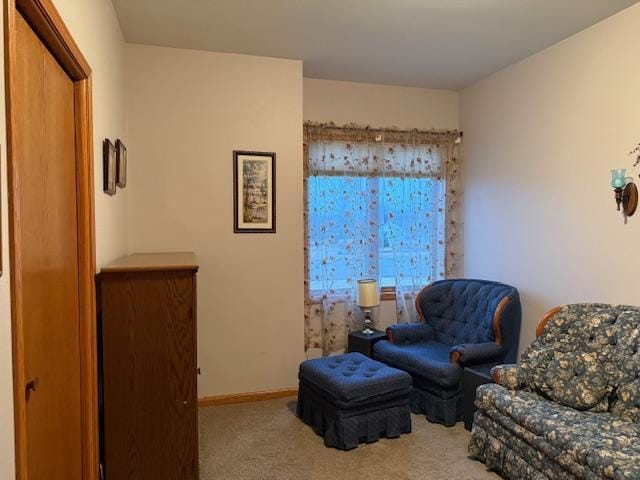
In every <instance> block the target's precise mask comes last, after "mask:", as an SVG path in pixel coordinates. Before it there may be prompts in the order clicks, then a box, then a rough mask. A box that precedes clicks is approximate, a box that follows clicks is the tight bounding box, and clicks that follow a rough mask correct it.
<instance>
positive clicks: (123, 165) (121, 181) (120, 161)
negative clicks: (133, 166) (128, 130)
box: [116, 139, 127, 188]
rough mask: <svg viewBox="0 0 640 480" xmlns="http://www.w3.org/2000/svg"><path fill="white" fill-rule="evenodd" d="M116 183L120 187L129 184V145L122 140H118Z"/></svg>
mask: <svg viewBox="0 0 640 480" xmlns="http://www.w3.org/2000/svg"><path fill="white" fill-rule="evenodd" d="M116 184H117V185H118V186H119V187H120V188H124V187H126V186H127V147H125V146H124V143H122V140H120V139H118V140H116Z"/></svg>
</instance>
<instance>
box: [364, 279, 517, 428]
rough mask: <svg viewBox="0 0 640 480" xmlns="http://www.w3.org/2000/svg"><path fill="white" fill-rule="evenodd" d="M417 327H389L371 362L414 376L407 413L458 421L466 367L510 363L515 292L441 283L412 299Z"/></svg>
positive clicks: (480, 283) (478, 283)
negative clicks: (386, 338)
mask: <svg viewBox="0 0 640 480" xmlns="http://www.w3.org/2000/svg"><path fill="white" fill-rule="evenodd" d="M416 310H417V312H418V314H419V316H420V320H421V322H420V323H412V324H398V325H392V326H391V327H389V328H388V329H387V336H388V340H383V341H380V342H377V343H376V344H375V345H374V358H376V359H378V360H380V361H382V362H384V363H386V364H387V365H390V366H392V367H396V368H399V369H401V370H405V371H406V372H408V373H409V374H411V376H412V378H413V389H412V393H411V409H412V411H413V412H414V413H424V414H425V415H426V416H427V419H428V420H429V421H431V422H436V423H443V424H445V425H447V426H451V425H454V424H455V423H456V422H457V421H459V420H461V419H462V413H463V412H462V370H463V367H464V366H468V365H477V364H484V363H496V364H497V363H504V362H514V361H515V360H516V356H517V351H518V338H519V336H520V321H521V307H520V297H519V295H518V291H517V290H516V289H515V288H513V287H511V286H509V285H505V284H503V283H497V282H490V281H486V280H466V279H462V280H441V281H438V282H434V283H432V284H430V285H428V286H427V287H425V288H424V289H423V290H422V291H421V292H420V293H419V294H418V296H417V297H416Z"/></svg>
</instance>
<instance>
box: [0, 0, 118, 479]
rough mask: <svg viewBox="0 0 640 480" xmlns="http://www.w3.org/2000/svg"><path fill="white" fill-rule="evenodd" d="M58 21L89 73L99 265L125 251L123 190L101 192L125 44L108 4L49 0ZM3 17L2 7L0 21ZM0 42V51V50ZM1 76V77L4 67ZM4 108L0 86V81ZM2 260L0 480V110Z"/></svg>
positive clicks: (0, 114) (8, 462)
mask: <svg viewBox="0 0 640 480" xmlns="http://www.w3.org/2000/svg"><path fill="white" fill-rule="evenodd" d="M54 3H55V5H56V7H57V8H58V10H59V12H60V14H61V16H62V18H63V20H64V21H65V23H66V25H67V27H68V28H69V30H70V31H71V34H72V35H73V37H74V39H75V41H76V42H77V44H78V46H79V47H80V49H81V50H82V52H83V54H84V55H85V57H86V58H87V61H88V62H89V64H90V65H91V67H92V69H93V101H94V109H93V112H94V118H93V125H94V147H95V151H94V160H95V167H94V168H95V187H96V243H97V245H96V247H97V251H96V257H97V262H98V266H100V265H102V264H103V263H105V262H108V261H109V260H112V259H113V258H115V257H117V256H119V255H122V254H124V253H125V252H126V202H127V200H126V197H127V194H126V191H124V192H122V191H121V192H119V193H118V195H116V196H115V197H114V198H110V197H107V196H105V195H104V194H103V193H102V155H101V151H102V139H103V138H105V137H108V138H111V139H115V138H117V137H120V138H122V139H123V140H125V143H126V136H125V132H126V124H125V118H124V112H125V109H124V51H123V49H124V40H123V37H122V34H121V32H120V26H119V23H118V19H117V17H116V13H115V11H114V9H113V6H112V4H111V1H110V0H54ZM2 15H4V9H2V13H0V18H1V17H2ZM3 42H4V38H3V37H2V38H0V47H1V48H3V51H4V45H3ZM0 77H1V78H4V63H3V65H2V71H0ZM0 98H1V101H2V103H3V104H4V98H5V97H4V82H0ZM0 139H1V140H0V142H1V143H2V147H1V153H2V160H1V163H0V165H1V168H0V177H1V182H2V183H1V185H2V186H1V187H0V190H1V192H2V196H1V197H0V201H1V207H2V257H3V267H4V274H3V276H2V277H1V278H0V478H2V479H10V478H14V476H15V472H14V465H15V463H14V446H13V401H12V398H13V374H12V370H11V368H12V367H11V312H10V296H9V271H8V269H9V245H8V224H7V223H8V222H7V182H6V178H7V175H6V129H5V109H4V107H3V108H1V109H0Z"/></svg>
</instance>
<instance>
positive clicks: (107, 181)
mask: <svg viewBox="0 0 640 480" xmlns="http://www.w3.org/2000/svg"><path fill="white" fill-rule="evenodd" d="M102 156H103V159H102V164H103V168H102V182H103V184H102V189H103V191H104V193H106V194H107V195H110V196H113V195H115V194H116V170H117V159H116V147H115V145H114V144H113V143H112V142H111V140H109V139H108V138H106V139H105V140H104V142H103V143H102Z"/></svg>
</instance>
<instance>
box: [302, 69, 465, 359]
mask: <svg viewBox="0 0 640 480" xmlns="http://www.w3.org/2000/svg"><path fill="white" fill-rule="evenodd" d="M304 119H305V120H311V121H316V122H333V123H335V124H336V125H344V124H348V123H357V124H359V125H370V126H372V127H397V128H405V129H413V128H418V129H421V130H430V129H437V130H455V129H457V128H458V93H457V92H453V91H451V90H432V89H427V88H414V87H398V86H391V85H376V84H371V83H356V82H340V81H333V80H319V79H314V78H305V79H304ZM375 316H376V322H377V324H376V328H378V329H380V330H384V329H385V328H386V327H387V326H389V325H391V324H392V323H396V308H395V301H383V302H381V306H380V308H379V309H377V311H376V312H375ZM311 321H312V322H320V319H319V318H312V319H311ZM320 354H321V351H320V350H319V349H318V350H317V351H316V350H315V349H312V350H311V351H310V352H309V356H310V357H315V356H318V355H320Z"/></svg>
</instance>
